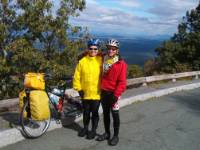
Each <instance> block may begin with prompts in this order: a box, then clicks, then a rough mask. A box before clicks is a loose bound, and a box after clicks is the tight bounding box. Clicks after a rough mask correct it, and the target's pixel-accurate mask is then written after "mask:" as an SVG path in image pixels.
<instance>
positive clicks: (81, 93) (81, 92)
mask: <svg viewBox="0 0 200 150" xmlns="http://www.w3.org/2000/svg"><path fill="white" fill-rule="evenodd" d="M78 94H79V96H80V97H81V99H83V97H84V92H83V90H81V91H78Z"/></svg>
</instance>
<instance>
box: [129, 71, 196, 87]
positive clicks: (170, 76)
mask: <svg viewBox="0 0 200 150" xmlns="http://www.w3.org/2000/svg"><path fill="white" fill-rule="evenodd" d="M199 75H200V71H193V72H183V73H176V74H164V75H157V76H148V77H141V78H134V79H128V80H127V86H131V85H134V84H143V85H147V83H152V82H155V81H163V80H172V81H173V82H175V81H176V79H178V78H184V77H195V79H198V76H199Z"/></svg>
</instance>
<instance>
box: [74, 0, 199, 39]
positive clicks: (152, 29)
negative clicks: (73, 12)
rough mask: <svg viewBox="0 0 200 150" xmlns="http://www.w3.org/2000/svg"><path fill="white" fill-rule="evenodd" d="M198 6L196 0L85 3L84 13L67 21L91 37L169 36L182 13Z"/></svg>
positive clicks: (116, 0) (133, 0)
mask: <svg viewBox="0 0 200 150" xmlns="http://www.w3.org/2000/svg"><path fill="white" fill-rule="evenodd" d="M198 4H199V0H86V9H85V10H83V12H80V16H79V17H76V18H71V20H70V21H71V23H72V24H73V25H80V26H84V27H88V29H89V32H90V33H92V34H108V35H112V34H117V35H122V36H164V35H168V36H170V35H173V34H174V33H175V32H177V25H178V24H179V23H180V22H181V19H182V17H183V16H185V14H186V11H187V10H191V9H195V8H196V6H197V5H198Z"/></svg>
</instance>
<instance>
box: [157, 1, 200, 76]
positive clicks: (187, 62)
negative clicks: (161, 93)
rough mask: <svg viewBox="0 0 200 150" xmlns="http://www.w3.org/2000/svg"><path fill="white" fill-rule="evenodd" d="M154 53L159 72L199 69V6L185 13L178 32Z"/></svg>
mask: <svg viewBox="0 0 200 150" xmlns="http://www.w3.org/2000/svg"><path fill="white" fill-rule="evenodd" d="M156 52H157V54H158V58H157V61H158V64H159V66H160V67H159V68H160V71H164V72H168V73H174V72H183V71H191V70H199V69H200V4H199V5H198V6H197V7H196V8H195V9H192V10H191V11H187V12H186V16H184V17H183V19H182V22H181V23H180V24H179V25H178V32H177V33H175V34H174V36H173V37H172V38H171V39H170V40H168V41H165V42H164V43H163V44H162V46H161V47H159V48H157V49H156Z"/></svg>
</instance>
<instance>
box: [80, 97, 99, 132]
mask: <svg viewBox="0 0 200 150" xmlns="http://www.w3.org/2000/svg"><path fill="white" fill-rule="evenodd" d="M99 105H100V101H99V100H83V125H84V128H85V129H87V130H88V126H89V123H90V114H91V113H92V118H91V119H92V130H93V131H96V129H97V127H98V122H99V113H98V111H99Z"/></svg>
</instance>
